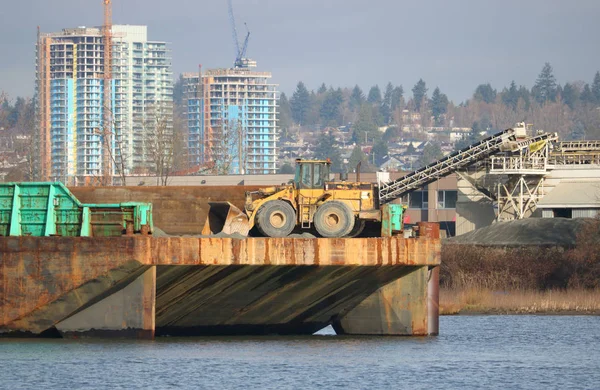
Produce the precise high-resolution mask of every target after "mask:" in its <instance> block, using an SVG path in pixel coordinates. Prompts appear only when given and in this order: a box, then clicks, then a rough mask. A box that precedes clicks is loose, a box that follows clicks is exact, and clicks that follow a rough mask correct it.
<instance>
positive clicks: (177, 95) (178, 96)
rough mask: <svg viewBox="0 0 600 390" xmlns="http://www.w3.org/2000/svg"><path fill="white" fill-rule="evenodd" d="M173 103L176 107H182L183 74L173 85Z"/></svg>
mask: <svg viewBox="0 0 600 390" xmlns="http://www.w3.org/2000/svg"><path fill="white" fill-rule="evenodd" d="M173 103H174V104H175V105H177V106H181V105H183V74H181V73H180V74H179V78H178V79H177V81H175V83H174V84H173Z"/></svg>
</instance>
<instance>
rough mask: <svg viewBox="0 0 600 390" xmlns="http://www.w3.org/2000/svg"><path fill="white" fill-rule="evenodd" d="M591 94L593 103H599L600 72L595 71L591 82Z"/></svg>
mask: <svg viewBox="0 0 600 390" xmlns="http://www.w3.org/2000/svg"><path fill="white" fill-rule="evenodd" d="M591 91H592V96H593V97H594V103H596V104H600V72H596V75H595V76H594V81H593V82H592V90H591Z"/></svg>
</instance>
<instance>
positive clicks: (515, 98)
mask: <svg viewBox="0 0 600 390" xmlns="http://www.w3.org/2000/svg"><path fill="white" fill-rule="evenodd" d="M502 103H504V105H505V106H506V107H510V108H512V110H513V111H515V110H516V109H517V105H518V104H519V90H518V89H517V84H515V81H514V80H513V81H511V82H510V88H508V89H506V88H504V91H502Z"/></svg>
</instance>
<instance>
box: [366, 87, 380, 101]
mask: <svg viewBox="0 0 600 390" xmlns="http://www.w3.org/2000/svg"><path fill="white" fill-rule="evenodd" d="M367 101H368V102H369V103H371V104H372V105H374V106H380V105H381V90H380V89H379V85H374V86H372V87H371V89H370V90H369V96H368V97H367Z"/></svg>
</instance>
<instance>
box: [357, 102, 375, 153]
mask: <svg viewBox="0 0 600 390" xmlns="http://www.w3.org/2000/svg"><path fill="white" fill-rule="evenodd" d="M378 136H379V130H378V129H377V123H376V122H375V118H374V116H373V106H371V105H370V104H368V103H365V104H363V105H362V106H361V108H360V111H359V113H358V118H357V120H356V122H354V123H353V124H352V139H353V141H354V142H356V143H357V144H360V143H361V142H365V138H371V139H373V138H377V137H378Z"/></svg>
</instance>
